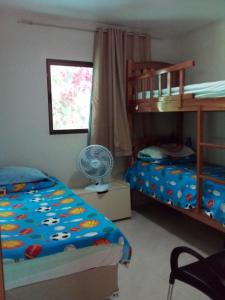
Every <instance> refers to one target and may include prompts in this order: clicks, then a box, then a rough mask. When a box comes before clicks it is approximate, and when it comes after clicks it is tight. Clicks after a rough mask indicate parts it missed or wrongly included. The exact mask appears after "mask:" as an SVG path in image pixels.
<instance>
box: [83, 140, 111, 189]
mask: <svg viewBox="0 0 225 300" xmlns="http://www.w3.org/2000/svg"><path fill="white" fill-rule="evenodd" d="M98 156H100V157H98ZM103 156H104V158H106V160H105V163H107V166H106V171H105V172H104V173H102V174H101V175H90V174H89V172H88V171H86V170H85V168H86V167H87V166H89V167H90V168H91V166H90V161H91V159H95V160H98V159H99V160H100V161H101V159H102V157H103ZM84 162H85V163H86V166H84ZM78 167H79V170H80V171H81V173H82V174H83V175H84V176H85V177H87V178H89V179H91V180H93V181H95V182H97V183H99V184H100V183H102V182H103V178H104V177H107V176H108V175H110V174H111V172H112V168H113V156H112V154H111V152H110V151H109V150H108V149H107V148H106V147H104V146H102V145H97V144H96V145H95V144H93V145H90V146H87V147H85V148H83V149H82V150H81V152H80V154H79V158H78ZM96 170H97V168H96Z"/></svg>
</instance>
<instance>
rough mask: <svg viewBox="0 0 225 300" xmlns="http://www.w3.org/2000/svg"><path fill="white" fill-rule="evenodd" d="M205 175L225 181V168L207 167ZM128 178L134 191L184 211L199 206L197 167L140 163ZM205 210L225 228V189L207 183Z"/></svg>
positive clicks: (222, 186) (129, 173) (204, 198)
mask: <svg viewBox="0 0 225 300" xmlns="http://www.w3.org/2000/svg"><path fill="white" fill-rule="evenodd" d="M204 173H205V174H206V175H209V176H214V177H216V178H219V179H223V180H225V167H223V166H213V165H207V166H206V167H205V168H204ZM125 179H126V181H127V182H129V183H130V187H131V189H136V190H138V191H141V192H143V193H145V194H147V195H149V196H152V197H154V198H158V199H160V200H161V201H164V202H166V203H167V204H170V205H176V206H179V207H182V208H184V209H192V208H194V207H195V206H196V197H197V188H196V187H197V180H196V167H195V165H194V164H176V165H156V164H152V163H148V162H142V161H140V160H137V161H136V162H135V164H134V165H133V166H132V167H131V168H129V169H128V171H127V173H126V175H125ZM203 190H204V195H203V207H202V209H203V210H204V211H205V213H206V214H207V215H209V216H210V217H211V218H214V219H216V220H218V221H219V222H220V223H222V224H224V226H225V186H224V185H220V184H216V183H214V182H212V181H209V180H205V181H204V184H203Z"/></svg>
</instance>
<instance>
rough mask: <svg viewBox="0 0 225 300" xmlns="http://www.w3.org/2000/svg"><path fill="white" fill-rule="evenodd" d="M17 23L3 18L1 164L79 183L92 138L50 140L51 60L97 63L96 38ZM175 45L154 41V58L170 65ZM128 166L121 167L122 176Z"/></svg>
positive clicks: (74, 136) (69, 136)
mask: <svg viewBox="0 0 225 300" xmlns="http://www.w3.org/2000/svg"><path fill="white" fill-rule="evenodd" d="M17 19H20V17H18V16H17V15H13V16H9V15H1V18H0V41H1V46H0V142H1V143H0V165H26V166H33V167H37V168H40V169H43V170H45V171H46V172H48V173H49V174H52V175H54V176H57V177H58V178H59V179H61V180H63V181H64V182H65V183H69V184H73V183H74V182H76V183H79V182H80V181H81V178H82V177H81V176H80V174H79V172H77V169H76V166H75V162H76V157H77V155H78V153H79V151H80V150H81V149H82V148H83V147H84V146H85V145H86V141H87V134H67V135H53V136H50V135H49V133H48V101H47V84H46V66H45V61H46V58H56V59H68V60H70V59H71V60H84V61H92V56H93V42H94V33H93V32H84V31H83V32H81V31H75V30H65V29H58V28H48V27H41V26H29V25H23V24H18V23H17V22H16V21H17ZM36 21H37V19H36ZM53 22H54V20H53ZM67 25H68V24H67ZM89 27H90V26H89ZM172 45H173V43H172V42H171V41H170V40H156V41H154V40H153V42H152V56H153V59H155V60H165V61H169V60H170V59H169V57H170V54H171V53H174V52H173V49H172ZM171 62H172V61H171ZM123 162H124V160H118V161H117V162H116V168H115V169H116V170H117V172H119V171H122V170H123V168H124V163H123ZM73 177H74V178H75V180H74V181H73Z"/></svg>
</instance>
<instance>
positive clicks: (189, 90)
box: [138, 80, 225, 100]
mask: <svg viewBox="0 0 225 300" xmlns="http://www.w3.org/2000/svg"><path fill="white" fill-rule="evenodd" d="M184 94H194V95H195V98H196V99H204V98H221V97H225V80H223V81H215V82H203V83H197V84H190V85H186V86H185V87H184ZM168 95H169V92H168V89H163V90H162V96H168ZM171 95H173V96H176V95H179V87H173V88H172V89H171ZM153 97H154V98H158V97H159V92H158V90H154V95H153ZM143 98H144V95H143V93H142V92H139V93H138V100H141V99H143ZM150 98H151V92H150V91H146V99H150Z"/></svg>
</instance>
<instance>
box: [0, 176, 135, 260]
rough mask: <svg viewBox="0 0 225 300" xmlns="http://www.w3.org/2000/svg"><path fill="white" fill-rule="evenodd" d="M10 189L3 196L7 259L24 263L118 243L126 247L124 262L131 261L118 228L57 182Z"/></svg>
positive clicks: (0, 216)
mask: <svg viewBox="0 0 225 300" xmlns="http://www.w3.org/2000/svg"><path fill="white" fill-rule="evenodd" d="M35 187H36V188H37V187H38V189H35ZM11 190H12V192H11V193H8V194H7V195H5V196H0V226H1V238H2V249H3V257H4V258H7V259H14V260H21V259H22V260H23V259H30V258H35V257H41V256H45V255H50V254H54V253H57V252H62V251H64V250H67V249H68V248H83V247H87V246H97V245H101V244H108V243H116V244H121V245H122V246H123V257H122V258H121V263H127V262H129V260H130V257H131V248H130V245H129V243H128V241H127V239H126V238H125V236H124V235H123V234H122V233H121V232H120V230H119V229H118V228H117V226H116V225H115V224H113V223H112V222H111V221H109V220H108V219H107V218H106V217H105V216H103V215H102V214H100V213H99V212H98V211H97V210H95V209H94V208H92V207H91V206H89V205H88V204H86V203H85V202H84V201H83V200H82V199H81V198H80V197H78V196H77V195H75V194H74V193H73V191H72V190H71V189H69V188H68V187H66V186H65V185H64V184H63V183H61V182H60V181H58V180H57V179H55V178H54V179H53V181H52V182H48V183H47V182H43V183H38V185H37V184H24V183H22V184H16V185H14V186H13V187H12V189H11Z"/></svg>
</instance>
